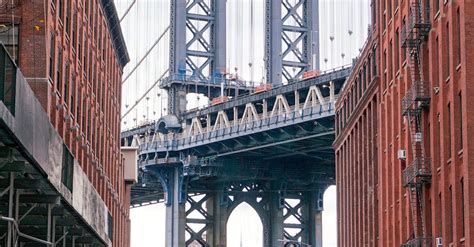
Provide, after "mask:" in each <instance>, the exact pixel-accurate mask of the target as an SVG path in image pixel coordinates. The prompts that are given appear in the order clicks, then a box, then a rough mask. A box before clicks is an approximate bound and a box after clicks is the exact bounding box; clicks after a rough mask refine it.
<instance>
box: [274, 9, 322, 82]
mask: <svg viewBox="0 0 474 247" xmlns="http://www.w3.org/2000/svg"><path fill="white" fill-rule="evenodd" d="M318 14H319V7H318V0H314V1H313V0H297V1H289V0H281V1H280V0H279V1H273V0H266V16H265V18H266V33H265V57H266V61H265V62H266V77H267V81H268V82H270V83H272V84H275V85H278V84H281V83H282V81H283V79H284V80H285V81H293V80H296V79H298V78H301V76H302V74H303V72H305V71H307V70H312V69H318V68H319V62H318V61H319V57H317V55H318V54H317V52H318V50H319V21H318V18H319V15H318Z"/></svg>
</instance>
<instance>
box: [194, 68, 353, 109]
mask: <svg viewBox="0 0 474 247" xmlns="http://www.w3.org/2000/svg"><path fill="white" fill-rule="evenodd" d="M351 67H352V64H346V65H342V66H339V67H334V68H332V69H328V70H324V71H321V74H319V75H318V76H323V75H326V74H330V73H334V72H336V71H339V70H343V69H348V68H351ZM299 81H302V80H299ZM299 81H294V82H290V83H287V84H280V85H276V86H273V87H272V90H275V89H278V88H280V87H285V86H287V85H290V84H294V83H297V82H299ZM255 85H259V84H255ZM250 96H252V94H251V93H244V94H240V95H237V96H235V97H233V98H232V99H231V100H240V99H245V98H248V97H250ZM209 106H211V104H210V102H209V104H208V105H207V106H204V108H205V107H209ZM202 108H203V107H201V108H199V107H196V108H192V109H189V110H187V112H193V111H198V110H200V109H202Z"/></svg>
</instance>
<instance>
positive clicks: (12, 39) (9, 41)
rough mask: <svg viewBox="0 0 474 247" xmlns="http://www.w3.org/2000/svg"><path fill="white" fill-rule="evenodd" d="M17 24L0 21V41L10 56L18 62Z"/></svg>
mask: <svg viewBox="0 0 474 247" xmlns="http://www.w3.org/2000/svg"><path fill="white" fill-rule="evenodd" d="M18 39H19V36H18V25H11V24H10V23H0V43H3V45H4V46H5V48H7V51H8V53H9V54H10V56H11V57H12V58H13V60H15V63H17V64H18V57H19V56H18V43H19V42H18Z"/></svg>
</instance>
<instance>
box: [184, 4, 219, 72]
mask: <svg viewBox="0 0 474 247" xmlns="http://www.w3.org/2000/svg"><path fill="white" fill-rule="evenodd" d="M213 2H214V1H213V0H193V1H188V3H187V6H186V69H187V70H191V71H192V73H193V76H194V77H196V78H197V79H201V80H202V79H204V78H205V77H207V76H209V72H210V66H211V64H212V62H213V57H214V52H213V50H214V48H213V47H214V45H213V42H214V39H213V38H212V36H213V35H212V33H213V28H214V23H215V18H214V6H213V5H214V4H213Z"/></svg>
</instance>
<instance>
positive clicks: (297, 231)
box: [283, 197, 307, 241]
mask: <svg viewBox="0 0 474 247" xmlns="http://www.w3.org/2000/svg"><path fill="white" fill-rule="evenodd" d="M303 206H304V203H303V197H301V198H300V199H285V201H284V208H283V229H284V235H285V239H288V240H292V241H301V238H302V234H303V231H304V230H305V222H304V220H305V219H304V217H303V210H304V209H303ZM306 220H307V219H306Z"/></svg>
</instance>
